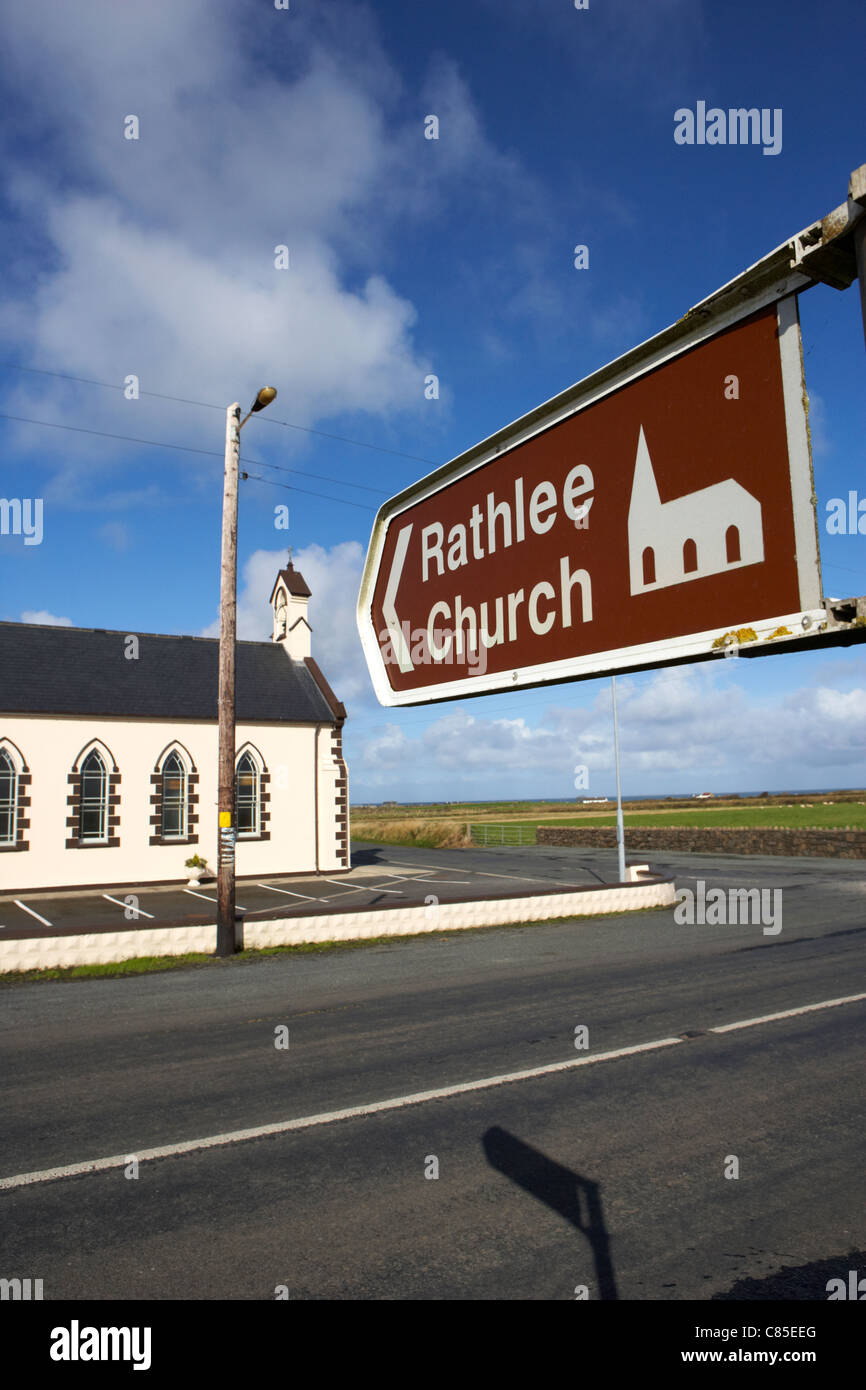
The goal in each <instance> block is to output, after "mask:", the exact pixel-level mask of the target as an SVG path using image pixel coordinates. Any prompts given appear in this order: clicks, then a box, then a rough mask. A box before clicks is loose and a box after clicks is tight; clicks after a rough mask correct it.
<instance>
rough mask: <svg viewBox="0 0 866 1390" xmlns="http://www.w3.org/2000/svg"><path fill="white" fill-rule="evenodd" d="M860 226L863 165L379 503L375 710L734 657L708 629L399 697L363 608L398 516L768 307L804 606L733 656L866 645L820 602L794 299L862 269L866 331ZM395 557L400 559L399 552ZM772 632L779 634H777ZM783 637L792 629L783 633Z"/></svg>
mask: <svg viewBox="0 0 866 1390" xmlns="http://www.w3.org/2000/svg"><path fill="white" fill-rule="evenodd" d="M864 226H866V165H864V166H861V167H860V168H859V169H857V170H855V171H854V173H852V175H851V180H850V182H849V188H848V201H847V203H845V204H842V205H841V206H840V207H838V208H836V209H834V211H833V212H831V213H829V214H828V215H827V216H826V217H824V218H823V219H821V220H820V221H818V222H815V223H812V224H811V225H810V226H809V227H806V228H804V230H803V231H801V232H799V233H797V234H796V235H795V236H793V237H791V238H789V239H788V240H787V241H785V242H783V243H782V244H781V245H780V246H778V247H776V248H775V250H773V251H771V252H769V254H768V255H766V256H764V257H763V258H762V259H761V260H760V261H757V262H756V263H755V264H754V265H752V266H750V267H749V268H748V269H747V270H745V271H743V272H742V274H740V275H738V276H736V277H735V278H734V279H733V280H731V281H729V282H728V283H727V284H726V285H723V286H722V287H721V288H720V289H718V290H716V291H715V292H714V293H713V294H711V295H709V296H708V297H707V298H706V299H704V300H702V301H701V302H700V303H699V304H697V305H695V306H694V308H692V309H690V310H689V311H688V312H687V313H686V314H685V315H684V316H683V317H682V318H681V319H679V320H677V322H676V323H675V324H672V325H671V326H670V327H669V328H667V329H664V330H663V331H662V332H661V333H658V334H656V335H655V336H653V337H652V338H649V339H647V340H646V341H645V342H644V343H641V344H639V345H638V346H637V347H635V348H633V349H632V350H631V351H630V352H627V353H625V354H624V355H623V356H621V357H619V358H617V359H615V360H614V361H613V362H610V363H608V364H607V365H606V366H604V367H601V368H600V369H599V370H598V371H596V372H593V373H592V374H591V375H590V376H588V377H586V378H584V380H582V381H580V382H578V383H577V384H576V385H574V386H571V387H569V388H567V389H566V390H565V391H562V392H561V393H560V394H559V395H557V396H554V397H552V398H551V399H550V400H549V401H546V402H545V403H544V404H542V405H540V406H538V407H537V408H536V409H535V410H532V411H530V412H529V413H528V414H526V415H523V416H521V417H520V418H519V419H518V420H515V421H514V422H513V423H512V424H510V425H507V426H506V427H505V428H504V429H502V430H499V431H498V432H497V433H495V434H493V435H491V436H489V438H487V439H485V440H482V441H481V442H480V443H479V444H476V445H475V446H474V447H473V448H471V449H468V450H467V451H466V452H464V453H462V454H460V455H459V456H458V457H457V458H455V459H453V460H452V461H451V462H450V463H447V464H445V465H444V466H443V467H441V468H439V469H437V470H435V471H434V472H433V473H431V474H429V475H428V476H427V477H425V478H422V479H421V480H420V481H419V482H417V483H415V484H413V485H412V486H411V487H408V488H406V489H405V490H404V491H403V492H400V493H398V494H397V495H396V496H395V497H393V498H391V499H390V500H389V501H388V502H386V503H385V504H384V505H383V506H382V507H381V508H380V510H379V513H378V515H377V517H376V520H375V522H374V525H373V531H372V535H371V538H370V545H369V548H368V552H367V560H366V564H365V567H364V573H363V577H362V581H361V589H360V593H359V596H358V605H357V623H358V631H359V633H360V637H361V644H362V647H363V650H364V655H365V658H366V661H367V666H368V669H369V671H370V674H371V677H372V681H373V686H374V689H375V692H376V695H377V697H378V699H379V702H380V703H381V704H382V705H385V706H390V707H396V706H403V705H419V704H434V703H437V702H438V701H441V700H453V699H461V698H465V697H467V696H474V695H484V694H492V693H494V692H497V691H503V690H514V689H526V688H529V687H532V686H538V685H544V684H554V683H559V682H564V681H574V680H590V679H593V678H596V677H600V676H604V675H610V674H615V673H617V672H627V671H634V670H640V669H644V668H647V667H654V668H657V667H663V666H671V665H678V664H681V663H684V662H692V661H702V660H710V659H715V658H717V657H718V656H719V655H730V654H731V650H730V646H729V638H730V636H731V634H729V633H728V634H726V633H720V632H719V631H718V629H708V630H706V631H702V632H693V633H689V634H686V635H684V636H680V637H674V638H666V639H661V640H658V641H653V642H647V643H643V644H638V645H632V646H625V647H618V648H612V649H610V650H609V651H606V652H594V653H590V654H587V655H585V656H579V657H578V656H576V657H571V658H568V659H566V660H559V661H553V662H547V663H543V664H539V665H530V666H523V667H521V668H519V669H518V670H514V671H512V672H511V673H510V675H509V673H507V672H505V671H497V672H494V673H485V674H484V675H478V676H471V677H465V676H464V677H461V678H459V679H456V680H447V681H442V682H440V683H438V684H436V685H428V686H423V687H418V688H416V689H414V690H412V689H409V690H402V691H399V690H394V689H392V687H391V685H390V683H389V681H388V678H387V673H386V670H385V665H384V662H383V660H382V656H381V647H380V643H379V637H378V634H377V632H376V630H375V627H374V624H373V621H372V611H371V610H372V602H373V595H374V591H375V588H376V584H377V580H378V576H379V569H380V565H381V563H382V557H383V553H384V549H385V540H386V536H387V534H388V532H389V530H390V528H391V527H392V526H398V525H399V524H400V518H401V516H403V515H404V514H405V513H406V512H407V511H408V510H409V509H410V508H412V507H414V506H416V505H417V504H418V503H420V502H423V501H425V500H426V499H428V498H430V497H432V496H434V495H435V494H436V493H437V492H440V491H442V490H443V489H444V488H446V487H447V486H449V485H450V484H452V483H454V482H456V481H457V480H458V479H460V478H463V477H465V476H466V475H468V474H471V473H472V472H474V471H475V470H477V469H480V468H482V467H484V465H486V464H488V463H490V462H492V461H493V460H494V459H496V458H500V457H502V456H503V455H505V454H507V453H509V452H511V451H512V450H514V449H516V448H517V447H518V446H519V445H521V444H524V443H526V442H527V441H528V440H530V439H532V438H533V437H534V436H536V435H539V434H541V433H543V432H545V431H547V430H549V429H551V428H552V427H553V426H555V425H557V424H559V423H560V422H561V421H563V420H566V419H568V418H569V417H570V416H574V415H576V414H578V413H579V412H580V411H582V410H585V409H587V408H588V407H589V406H591V405H593V404H595V403H596V402H597V401H599V400H602V399H603V398H604V397H605V396H607V395H609V394H611V393H612V392H614V391H618V390H621V389H622V388H623V387H625V386H627V385H629V383H631V382H634V381H636V380H638V379H639V378H640V377H642V376H644V375H646V374H647V373H648V372H651V371H653V370H654V369H655V368H657V367H660V366H662V365H663V364H665V363H667V362H670V361H672V360H674V359H675V358H677V357H680V356H682V355H683V354H685V353H687V352H689V351H690V350H692V349H693V348H695V347H698V346H699V345H700V344H701V343H704V342H706V341H708V340H709V339H711V338H713V337H715V336H717V335H718V334H720V333H722V332H724V330H725V329H727V328H730V327H732V326H733V325H735V324H737V323H739V322H740V321H741V320H743V319H745V318H748V317H749V316H750V315H752V314H755V313H757V312H758V311H760V310H761V309H765V308H767V307H769V306H770V305H771V304H773V303H775V304H776V313H777V322H778V342H779V359H780V371H781V382H782V398H783V405H784V415H785V429H786V434H787V448H788V465H789V473H790V485H791V502H792V509H793V520H794V539H795V551H796V569H797V577H798V581H799V598H800V609H799V610H797V611H795V612H793V613H780V614H778V615H775V616H774V617H773V618H771V619H767V618H764V619H759V620H754V621H750V620H749V618H748V617H746V616H744V617H743V619H742V628H743V629H751V630H752V631H753V632H754V639H753V640H750V641H749V645H748V646H742V647H741V648H740V650H741V651H742V654H743V655H748V656H759V655H764V654H767V653H768V652H770V651H782V650H796V649H800V648H804V647H805V648H813V647H815V646H816V645H825V644H828V643H836V644H844V645H847V644H848V643H850V642H859V641H862V640H866V600H862V599H851V600H846V601H845V602H844V603H838V604H837V605H836V606H835V607H833V606H831V607H827V605H826V604H825V602H824V600H823V597H822V592H823V591H822V580H821V568H820V556H819V549H818V522H817V514H816V497H815V488H814V478H813V472H812V460H811V448H810V437H809V423H808V396H807V394H806V383H805V374H804V367H803V353H802V345H801V338H800V325H799V312H798V299H797V296H798V294H799V293H800V292H801V291H802V290H804V289H808V288H810V287H811V286H812V285H813V284H817V283H822V282H823V283H825V284H830V285H832V286H833V287H834V288H836V289H845V288H847V286H848V285H850V284H851V283H852V282H853V280H854V279H856V278H857V276H858V270H859V275H860V280H861V293H862V296H863V304H864V325H866V268H864V264H863V257H864V255H866V252H864V246H866V237H864V235H863V232H864ZM406 541H407V542H408V536H407V537H406ZM403 550H404V553H405V543H404V546H403ZM395 564H396V561H394V562H392V576H391V577H389V589H392V590H394V589H396V587H397V582H398V581H397V582H395V580H394V577H393V570H394V568H395ZM398 578H399V577H398ZM779 629H782V630H783V631H782V633H781V634H780V633H779ZM785 629H787V630H788V631H787V632H785V631H784V630H785ZM391 638H392V642H393V645H394V647H395V649H399V647H400V645H405V644H404V642H403V636H402V633H401V632H400V630H399V626H396V630H393V629H392V631H391Z"/></svg>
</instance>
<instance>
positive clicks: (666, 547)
mask: <svg viewBox="0 0 866 1390" xmlns="http://www.w3.org/2000/svg"><path fill="white" fill-rule="evenodd" d="M628 559H629V577H630V585H631V593H633V594H645V593H649V592H650V591H651V590H653V589H664V588H666V587H667V586H668V585H671V584H685V583H687V582H688V581H689V580H692V579H703V578H704V577H705V576H706V575H710V574H724V573H726V572H727V571H728V570H732V569H742V568H743V566H745V565H759V564H761V562H762V561H763V559H764V531H763V526H762V522H761V504H760V502H759V501H758V499H757V497H753V496H752V494H751V493H750V492H747V491H746V489H745V488H744V487H743V486H742V485H741V484H740V483H738V482H736V481H735V479H733V478H725V480H724V482H721V483H713V484H712V486H711V487H703V488H700V489H698V491H697V492H687V493H686V494H685V495H684V496H682V497H674V498H672V499H671V500H670V501H669V502H662V500H661V498H660V496H659V490H658V484H657V482H656V477H655V473H654V471H653V465H652V459H651V458H650V453H649V449H648V447H647V442H646V439H645V437H644V432H643V426H641V431H640V437H639V439H638V446H637V457H636V459H635V468H634V481H633V483H632V490H631V502H630V504H629V512H628Z"/></svg>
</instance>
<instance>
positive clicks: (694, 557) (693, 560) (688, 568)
mask: <svg viewBox="0 0 866 1390" xmlns="http://www.w3.org/2000/svg"><path fill="white" fill-rule="evenodd" d="M697 567H698V547H697V546H696V545H695V543H694V541H686V543H685V545H684V546H683V574H694V572H695V570H696V569H697Z"/></svg>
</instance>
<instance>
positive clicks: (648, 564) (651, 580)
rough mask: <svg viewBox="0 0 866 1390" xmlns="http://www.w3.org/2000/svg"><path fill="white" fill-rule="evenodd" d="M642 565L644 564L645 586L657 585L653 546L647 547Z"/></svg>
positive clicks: (642, 558)
mask: <svg viewBox="0 0 866 1390" xmlns="http://www.w3.org/2000/svg"><path fill="white" fill-rule="evenodd" d="M641 563H642V564H643V582H644V584H655V582H656V557H655V552H654V551H653V548H652V546H651V545H648V546H647V548H646V550H645V551H644V553H643V555H642V556H641Z"/></svg>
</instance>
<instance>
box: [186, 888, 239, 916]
mask: <svg viewBox="0 0 866 1390" xmlns="http://www.w3.org/2000/svg"><path fill="white" fill-rule="evenodd" d="M183 891H184V893H189V895H190V897H191V898H204V900H205V902H206V903H218V902H219V898H209V897H208V895H207V893H197V892H196V891H195V889H194V888H184V890H183ZM235 907H236V908H237V910H238V912H246V911H247V908H245V907H241V905H240V903H235Z"/></svg>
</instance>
